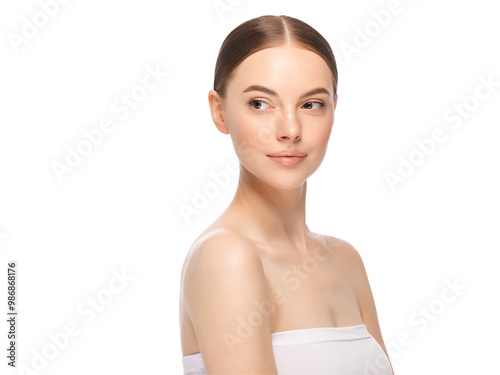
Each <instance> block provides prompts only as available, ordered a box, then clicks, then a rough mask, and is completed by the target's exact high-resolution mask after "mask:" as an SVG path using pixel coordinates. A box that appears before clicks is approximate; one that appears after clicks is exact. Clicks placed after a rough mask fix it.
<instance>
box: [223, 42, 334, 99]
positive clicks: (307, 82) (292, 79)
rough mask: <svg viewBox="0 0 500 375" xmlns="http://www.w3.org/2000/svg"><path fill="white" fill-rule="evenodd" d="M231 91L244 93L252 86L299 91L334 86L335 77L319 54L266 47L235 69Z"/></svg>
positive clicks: (304, 50)
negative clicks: (313, 87)
mask: <svg viewBox="0 0 500 375" xmlns="http://www.w3.org/2000/svg"><path fill="white" fill-rule="evenodd" d="M231 76H232V77H231V79H230V82H228V83H229V85H228V89H230V87H231V86H232V87H233V89H237V90H242V89H243V90H244V89H245V88H246V87H248V86H249V85H256V84H259V85H263V86H266V87H267V86H272V87H274V88H275V89H276V90H277V89H278V88H280V87H282V88H285V87H287V88H288V89H291V88H293V87H297V88H298V89H300V88H303V87H304V86H308V87H309V86H328V89H329V90H330V89H331V88H332V87H333V76H332V73H331V70H330V69H329V67H328V65H327V64H326V62H325V61H324V60H323V58H322V57H321V56H319V55H318V54H317V53H315V52H313V51H310V50H307V49H305V48H301V47H297V46H293V45H285V46H278V47H271V48H266V49H263V50H261V51H258V52H255V53H253V54H252V55H250V56H248V57H247V58H246V59H245V60H243V61H242V62H241V64H240V65H239V66H238V67H236V69H235V70H234V72H233V74H232V75H231Z"/></svg>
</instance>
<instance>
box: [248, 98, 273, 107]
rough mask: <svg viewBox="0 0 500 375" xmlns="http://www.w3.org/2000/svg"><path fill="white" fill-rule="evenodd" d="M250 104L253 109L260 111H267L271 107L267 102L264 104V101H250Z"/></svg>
mask: <svg viewBox="0 0 500 375" xmlns="http://www.w3.org/2000/svg"><path fill="white" fill-rule="evenodd" d="M248 104H250V105H251V106H252V107H253V108H255V109H259V110H262V109H267V108H268V107H269V104H267V103H266V102H264V101H262V100H256V99H253V100H250V101H249V102H248Z"/></svg>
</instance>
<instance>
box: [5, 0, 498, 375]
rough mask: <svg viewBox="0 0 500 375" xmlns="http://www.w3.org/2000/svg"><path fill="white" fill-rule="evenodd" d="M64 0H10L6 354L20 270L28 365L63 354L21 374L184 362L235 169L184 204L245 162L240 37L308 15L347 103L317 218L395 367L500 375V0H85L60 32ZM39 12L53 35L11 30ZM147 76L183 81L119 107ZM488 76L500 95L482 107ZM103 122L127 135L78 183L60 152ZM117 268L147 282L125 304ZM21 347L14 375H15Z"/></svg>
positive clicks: (66, 9) (172, 366)
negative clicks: (229, 90) (199, 242)
mask: <svg viewBox="0 0 500 375" xmlns="http://www.w3.org/2000/svg"><path fill="white" fill-rule="evenodd" d="M47 2H48V0H45V1H43V0H42V2H37V1H15V2H12V1H10V2H2V4H1V6H0V25H1V32H2V34H3V38H2V42H1V44H0V53H1V58H0V65H1V69H0V82H1V84H0V95H1V97H0V101H1V111H0V122H1V128H0V241H1V243H0V259H1V262H0V270H1V271H0V280H1V281H0V290H1V293H0V295H1V296H2V297H1V298H0V304H1V307H0V310H1V311H2V317H1V320H2V321H4V323H3V324H2V326H1V327H2V329H0V332H1V334H0V342H1V352H2V353H4V354H5V353H6V348H7V346H8V345H7V330H8V326H7V323H6V322H5V321H6V320H7V315H6V312H4V311H6V309H7V302H6V301H7V294H6V292H7V262H8V261H10V260H15V261H17V269H18V271H17V277H18V279H17V287H18V301H17V302H18V305H17V310H18V317H17V319H18V326H17V333H18V342H17V345H18V348H17V355H18V358H17V364H18V365H23V366H25V367H26V368H28V367H30V368H33V367H32V361H33V359H34V358H35V357H36V354H35V353H36V352H38V353H43V352H44V350H45V352H46V353H48V355H49V356H51V357H52V358H51V359H48V360H47V363H46V364H45V368H44V369H43V371H36V372H35V371H33V372H22V371H21V372H19V373H31V374H35V373H47V374H73V375H77V374H90V373H92V374H144V373H155V374H160V373H163V374H180V373H182V368H181V356H182V354H181V351H180V336H179V325H178V296H179V281H180V270H181V267H182V263H183V261H184V257H185V254H186V252H187V249H188V247H189V245H190V244H191V242H192V241H193V240H194V238H195V237H196V236H197V235H198V234H199V233H200V232H201V231H202V230H203V229H204V228H206V227H207V226H208V225H210V223H212V222H213V221H214V220H215V219H216V218H217V217H218V216H219V215H220V214H221V213H222V211H223V210H224V209H225V208H226V207H227V205H228V204H229V202H230V201H231V199H232V197H233V194H234V192H235V188H236V183H237V177H236V176H231V180H230V184H229V185H228V186H227V187H224V188H221V189H220V190H219V192H218V193H217V194H215V196H213V197H212V198H210V199H209V202H208V204H207V206H206V207H205V208H204V209H201V210H199V213H198V214H197V215H192V216H190V217H189V218H188V219H186V218H185V217H183V216H182V215H181V213H180V209H179V208H180V207H181V205H186V206H190V205H191V206H192V200H193V198H194V196H195V191H196V190H195V189H198V191H202V190H203V189H204V188H206V187H207V186H208V185H209V184H210V183H211V182H212V177H211V175H210V174H209V173H220V172H221V171H223V170H224V169H225V168H226V165H227V163H228V162H230V161H232V160H236V156H235V154H234V151H233V148H232V144H231V141H230V138H229V136H226V135H223V134H222V133H220V132H218V131H217V129H216V128H215V126H214V125H213V123H212V121H211V118H210V114H209V109H208V101H207V93H208V91H209V90H210V89H211V88H212V83H213V70H214V66H215V60H216V57H217V53H218V50H219V47H220V44H221V43H222V41H223V39H224V38H225V36H226V35H227V34H228V33H229V32H230V31H231V30H232V29H233V28H234V27H236V26H237V25H239V24H240V23H242V22H244V21H246V20H248V19H250V18H253V17H257V16H260V15H263V14H275V15H279V14H286V15H290V16H294V17H298V18H300V19H302V20H304V21H306V22H308V23H309V24H310V25H312V26H313V27H315V28H316V29H317V30H318V31H320V32H321V33H322V34H323V35H324V36H325V38H326V39H327V40H328V41H329V42H330V44H331V45H332V48H333V50H334V53H335V56H336V59H337V64H338V70H339V86H338V90H339V91H338V93H339V102H338V106H337V110H336V118H335V125H334V128H333V131H332V135H331V140H330V144H329V148H328V152H327V155H326V157H325V160H324V162H323V164H322V166H321V167H320V168H319V170H318V171H317V172H316V173H315V174H314V175H313V176H312V177H311V178H310V179H309V182H308V199H307V223H308V226H309V228H311V230H313V231H315V232H319V233H324V234H328V235H332V236H335V237H340V238H342V239H344V240H347V241H348V242H350V243H351V244H352V245H354V246H355V247H356V248H357V250H358V251H359V252H360V254H361V256H362V257H363V260H364V262H365V266H366V269H367V272H368V276H369V279H370V282H371V286H372V290H373V294H374V296H375V301H376V304H377V309H378V315H379V321H380V326H381V329H382V333H383V336H384V339H385V343H386V346H387V347H388V349H389V351H390V354H391V360H392V364H393V366H394V370H395V373H396V374H472V373H475V374H478V373H494V372H496V371H497V369H498V364H497V354H498V349H499V348H498V345H495V342H496V337H498V335H499V334H500V329H499V325H498V324H497V317H498V309H499V307H500V304H499V302H498V298H497V296H498V293H497V288H498V281H499V280H498V276H496V275H495V273H497V266H498V261H496V260H495V259H498V257H497V253H498V251H500V240H499V239H498V230H499V224H500V223H499V222H500V218H499V210H500V201H499V198H498V191H500V180H499V178H498V169H499V168H498V162H499V161H500V158H499V156H500V151H499V150H500V148H499V147H498V140H499V136H500V131H499V125H500V116H499V111H498V108H499V98H500V87H499V86H498V82H499V81H500V68H499V67H500V52H499V49H498V44H499V43H498V42H499V41H498V35H500V26H499V23H498V12H496V11H495V7H494V5H495V2H494V1H487V0H475V1H456V0H455V1H451V0H442V1H430V0H427V1H425V0H419V1H417V0H414V1H410V0H401V2H400V3H399V6H398V7H397V9H398V10H399V12H398V13H397V14H392V15H391V17H390V19H388V20H387V22H386V25H384V26H380V22H381V21H375V19H376V16H375V15H374V14H381V13H380V12H382V11H383V10H387V9H388V7H389V4H390V1H352V2H347V1H339V0H337V1H331V0H330V1H314V2H304V1H290V0H287V1H260V0H254V1H246V0H243V1H235V0H233V1H232V2H229V3H232V4H233V5H230V10H227V11H226V12H224V13H223V14H221V15H219V14H218V13H217V11H216V10H215V8H214V6H213V1H211V0H206V1H201V0H199V1H183V2H181V1H176V2H169V1H157V0H156V1H155V0H142V1H118V0H114V1H110V0H108V1H96V0H86V1H69V2H68V3H67V4H64V5H60V6H59V9H57V10H53V15H52V16H51V17H46V19H45V20H46V21H47V22H46V25H45V26H43V22H44V16H43V14H40V13H38V12H40V11H42V10H41V9H42V8H41V5H40V4H41V3H47ZM222 2H223V3H226V0H223V1H222ZM42 12H43V11H42ZM372 12H376V13H372ZM24 17H26V18H24ZM34 18H36V22H38V23H39V24H40V25H42V26H40V27H38V28H37V29H38V33H37V34H36V35H31V37H30V38H26V39H25V40H24V41H25V43H22V44H20V45H18V46H17V47H16V44H15V43H13V42H12V40H13V39H12V38H14V37H13V34H16V35H18V36H19V37H22V36H23V27H24V29H25V30H24V31H25V32H27V30H26V28H27V27H26V26H24V25H25V22H26V20H28V21H29V22H34ZM386 19H387V18H386ZM375 22H379V23H378V25H379V26H378V29H377V25H376V24H374V23H375ZM28 29H29V28H28ZM31 31H32V32H33V30H31ZM365 31H366V32H368V33H370V34H371V35H372V36H369V37H368V40H365V44H366V45H364V46H363V45H362V40H361V39H362V37H360V32H365ZM347 44H349V45H350V46H351V47H353V48H354V47H355V48H357V50H356V52H355V53H352V54H349V53H347V52H346V46H347ZM356 46H357V47H356ZM148 66H149V67H151V68H153V69H159V70H161V71H162V72H167V71H168V72H169V73H170V74H169V76H168V77H166V78H162V79H161V83H159V84H158V86H157V87H156V88H155V89H152V90H149V91H147V92H146V97H145V98H144V99H145V100H144V101H142V102H140V103H138V105H137V108H134V109H133V110H132V111H131V112H130V114H129V115H128V116H122V117H125V118H123V119H122V118H120V115H119V113H117V112H116V111H114V110H113V109H112V107H111V106H112V103H113V102H114V101H115V100H117V99H119V98H120V96H121V95H123V94H129V93H130V92H131V90H136V92H137V93H139V92H140V91H137V90H140V88H138V85H140V84H141V82H142V80H143V79H144V77H145V76H146V75H147V74H148V72H147V70H146V69H147V67H148ZM480 77H483V78H484V79H485V80H487V79H488V77H490V80H492V81H494V82H497V87H493V88H491V91H492V92H488V91H487V90H486V89H484V88H483V89H480V93H481V94H483V95H482V97H483V99H474V98H473V97H474V95H475V92H476V88H477V87H478V86H479V85H481V81H480ZM143 92H145V91H143ZM486 94H489V96H488V98H484V97H485V96H486ZM464 102H465V103H464ZM458 105H461V106H465V107H466V108H467V109H468V110H467V109H466V110H465V112H464V115H463V116H462V118H458V119H459V120H460V126H458V128H457V129H453V128H452V125H453V122H449V121H448V122H447V121H446V120H444V118H443V115H444V114H445V113H449V111H450V110H451V111H453V109H454V106H458ZM455 108H456V107H455ZM447 111H448V112H447ZM106 118H109V119H110V120H112V124H113V126H114V129H113V131H112V132H111V133H109V134H105V135H104V138H103V141H102V143H101V144H99V145H97V146H94V148H93V149H92V151H90V152H89V154H88V155H87V156H85V157H83V158H82V160H81V161H80V164H78V165H77V166H76V167H74V168H72V172H68V173H65V174H64V175H63V178H62V181H59V179H58V177H57V175H56V173H55V172H54V169H53V163H54V162H59V163H65V158H66V156H67V152H68V151H67V147H72V148H73V149H75V148H76V147H77V145H78V144H79V143H81V142H82V140H84V139H85V137H84V136H83V133H82V132H83V130H84V129H87V130H90V129H95V128H97V127H98V126H99V123H100V121H102V120H103V119H106ZM455 124H458V120H457V122H455ZM437 128H441V129H443V131H444V133H445V136H446V141H445V142H443V143H441V144H437V145H436V146H435V149H434V151H433V153H432V154H430V155H428V156H425V157H424V159H422V160H421V161H422V163H421V165H419V166H417V167H415V170H414V171H413V173H411V174H410V175H409V176H408V177H407V178H405V179H404V182H401V183H398V184H396V186H395V190H394V191H392V190H391V189H390V187H389V184H388V183H387V181H386V178H385V177H384V174H385V173H386V172H393V173H397V169H398V165H399V163H400V159H399V158H398V156H402V157H403V158H405V159H408V158H409V156H410V154H411V153H412V152H414V151H415V150H418V148H417V146H416V143H415V141H416V140H422V139H424V138H429V137H430V136H431V134H432V132H433V131H434V130H435V129H437ZM415 155H417V154H416V153H414V156H415ZM415 157H416V156H415ZM415 160H417V159H415ZM113 272H118V273H122V272H125V273H126V274H128V275H130V278H133V279H132V280H129V281H128V282H126V283H127V285H125V286H123V288H122V289H121V290H120V291H119V292H116V293H114V294H112V293H111V292H109V291H108V292H106V289H107V288H108V283H109V282H110V281H112V280H113V278H114V277H115V276H114V274H113ZM447 283H458V284H459V285H461V286H462V288H463V289H458V290H457V292H456V294H453V293H452V292H450V291H445V299H446V301H448V302H443V300H442V299H441V298H442V297H441V293H442V292H443V290H444V289H446V288H447ZM112 285H114V286H115V287H116V286H118V283H116V284H112ZM96 296H98V297H99V298H100V299H101V301H106V303H107V304H106V305H105V306H103V307H101V308H102V311H98V312H95V315H94V316H93V320H91V321H89V322H87V321H86V320H85V319H86V318H89V316H90V315H83V314H82V311H83V310H85V311H88V310H89V309H90V307H89V306H87V305H86V304H87V301H88V300H87V298H89V297H96ZM105 298H108V299H105ZM110 298H111V299H110ZM451 299H453V301H451ZM82 306H83V307H82ZM79 308H80V310H78V309H79ZM421 308H427V309H430V310H429V311H430V313H429V314H431V315H427V318H424V317H423V315H420V314H422V311H423V310H421ZM82 309H83V310H82ZM79 311H80V312H79ZM417 316H418V319H420V320H419V321H420V323H419V324H418V325H417V324H415V320H413V323H412V319H417ZM422 319H423V320H422ZM70 322H74V324H75V325H76V326H77V327H78V329H79V331H78V332H79V334H76V335H75V336H73V337H71V338H70V339H69V341H68V342H66V343H65V346H64V348H62V349H58V350H57V352H54V351H51V350H50V345H51V340H50V338H49V334H50V333H52V334H55V335H56V334H57V333H59V332H61V331H63V330H64V329H65V327H66V325H67V324H68V323H70ZM405 332H406V335H405ZM402 338H403V339H402ZM4 354H3V355H2V356H1V357H2V359H1V363H0V368H1V373H2V374H3V373H5V374H10V373H12V374H13V373H17V371H14V370H11V369H10V368H9V367H8V366H7V365H6V362H7V359H6V358H5V355H4Z"/></svg>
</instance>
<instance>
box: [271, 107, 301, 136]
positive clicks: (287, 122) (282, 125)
mask: <svg viewBox="0 0 500 375" xmlns="http://www.w3.org/2000/svg"><path fill="white" fill-rule="evenodd" d="M276 137H277V138H278V139H279V140H281V141H292V142H297V141H299V140H300V139H301V138H302V128H301V126H300V123H299V121H298V119H297V116H296V115H295V114H292V113H287V114H286V115H278V118H277V121H276Z"/></svg>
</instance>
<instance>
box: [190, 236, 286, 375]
mask: <svg viewBox="0 0 500 375" xmlns="http://www.w3.org/2000/svg"><path fill="white" fill-rule="evenodd" d="M184 276H185V278H184V298H185V301H186V303H187V309H188V312H189V316H190V318H191V321H192V323H193V326H194V329H195V332H196V337H197V340H198V345H199V347H200V351H201V353H202V357H203V361H204V364H205V369H206V372H207V374H221V375H222V374H231V375H232V374H277V373H278V372H277V369H276V364H275V361H274V355H273V349H272V340H271V332H272V331H271V311H272V309H270V310H266V309H262V308H258V306H259V305H258V304H260V306H264V305H265V306H271V298H270V291H269V288H268V285H267V282H266V279H265V275H264V270H263V267H262V262H261V260H260V257H259V255H258V253H257V252H256V250H255V248H254V246H253V244H252V243H251V242H250V241H249V240H247V239H245V238H243V237H242V236H240V235H238V234H236V233H233V232H230V231H218V232H217V233H216V234H213V235H211V236H210V237H209V238H207V239H204V240H203V242H202V243H201V244H200V245H199V246H198V247H197V248H196V249H195V251H194V252H193V254H192V257H191V259H190V262H189V264H188V266H187V267H186V272H185V275H184ZM263 304H264V305H263ZM267 311H269V313H267ZM249 320H250V321H249ZM256 323H258V324H256Z"/></svg>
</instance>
